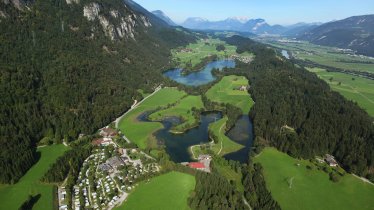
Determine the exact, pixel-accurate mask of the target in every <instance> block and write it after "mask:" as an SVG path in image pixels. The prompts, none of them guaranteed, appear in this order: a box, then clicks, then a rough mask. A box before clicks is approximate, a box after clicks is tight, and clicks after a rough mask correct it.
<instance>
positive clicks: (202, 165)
mask: <svg viewBox="0 0 374 210" xmlns="http://www.w3.org/2000/svg"><path fill="white" fill-rule="evenodd" d="M197 160H198V162H183V163H181V164H182V165H185V166H188V167H190V168H193V169H197V170H200V171H205V172H208V173H210V162H211V161H212V157H211V156H210V155H199V157H198V158H197Z"/></svg>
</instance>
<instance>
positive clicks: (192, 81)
mask: <svg viewBox="0 0 374 210" xmlns="http://www.w3.org/2000/svg"><path fill="white" fill-rule="evenodd" d="M234 67H235V61H234V60H219V61H213V62H210V63H208V64H207V65H206V66H205V67H204V69H202V70H200V71H197V72H192V73H190V74H188V75H183V74H182V71H183V69H181V68H175V69H171V70H168V71H166V72H165V73H164V74H163V75H164V76H166V77H168V78H170V79H172V80H174V81H176V82H178V83H180V84H184V85H187V86H199V85H204V84H208V83H210V82H212V81H214V80H216V77H215V76H213V74H212V70H213V69H219V70H222V69H223V68H234Z"/></svg>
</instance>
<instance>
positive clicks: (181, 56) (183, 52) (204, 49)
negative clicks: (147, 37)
mask: <svg viewBox="0 0 374 210" xmlns="http://www.w3.org/2000/svg"><path fill="white" fill-rule="evenodd" d="M217 45H223V46H225V50H224V51H217V49H216V47H217ZM236 49H237V48H236V46H233V45H228V44H227V43H225V42H223V41H221V40H219V39H212V38H210V39H200V40H198V41H197V43H191V44H189V45H188V46H186V47H184V48H183V49H174V50H172V55H173V60H174V61H176V62H177V63H179V64H181V66H180V67H182V68H184V67H186V64H187V63H190V62H191V64H192V66H196V64H198V63H200V62H201V61H202V60H203V59H204V58H206V57H208V56H211V55H217V56H218V59H225V58H229V57H230V56H231V55H239V54H237V53H236ZM240 56H247V57H251V56H253V55H252V54H250V53H242V54H240Z"/></svg>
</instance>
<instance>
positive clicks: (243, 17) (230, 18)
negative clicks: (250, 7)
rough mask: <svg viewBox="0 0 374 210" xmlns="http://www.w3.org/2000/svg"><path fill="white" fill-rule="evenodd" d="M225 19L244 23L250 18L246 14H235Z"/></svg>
mask: <svg viewBox="0 0 374 210" xmlns="http://www.w3.org/2000/svg"><path fill="white" fill-rule="evenodd" d="M227 20H234V21H238V22H241V23H246V22H247V21H248V20H250V18H249V17H247V16H235V17H229V18H227Z"/></svg>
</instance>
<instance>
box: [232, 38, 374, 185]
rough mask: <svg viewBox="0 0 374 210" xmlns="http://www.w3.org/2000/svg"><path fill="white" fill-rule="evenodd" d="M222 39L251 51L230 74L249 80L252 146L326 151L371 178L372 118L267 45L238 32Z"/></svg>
mask: <svg viewBox="0 0 374 210" xmlns="http://www.w3.org/2000/svg"><path fill="white" fill-rule="evenodd" d="M226 41H227V42H228V43H229V44H234V45H237V46H238V51H246V50H249V51H251V52H254V53H255V55H256V58H255V60H254V61H253V62H252V63H251V64H250V65H246V64H243V63H239V64H238V65H237V69H236V70H235V73H237V74H241V75H245V76H247V77H248V78H249V80H250V84H251V88H250V92H251V96H252V98H253V99H254V101H255V105H254V106H253V107H252V109H251V112H250V116H251V117H252V119H253V122H254V131H255V135H256V140H255V146H256V148H257V149H260V148H261V147H262V146H264V145H270V146H275V147H277V148H278V149H280V150H282V151H284V152H287V153H288V154H290V155H292V156H294V157H302V158H314V156H315V155H324V154H326V153H330V154H333V155H334V156H336V158H337V160H338V161H339V162H340V163H341V164H342V166H343V167H344V168H345V169H347V170H348V171H350V172H353V173H356V174H359V175H363V176H367V177H369V178H371V179H372V180H373V179H374V177H373V174H374V171H373V168H374V126H373V118H371V117H370V116H369V115H368V114H367V113H366V112H365V111H364V110H362V109H361V108H359V107H358V106H357V105H356V104H355V103H353V102H351V101H347V100H346V99H345V98H344V97H343V96H341V95H340V94H339V93H337V92H333V91H331V89H330V87H329V86H328V84H326V83H325V82H324V81H322V80H320V79H319V78H318V77H317V76H316V75H314V74H313V73H310V72H308V71H306V70H305V69H302V68H299V67H296V66H294V65H293V64H292V63H291V62H289V61H287V60H282V59H280V58H279V57H276V55H275V52H274V51H273V50H272V49H270V48H267V47H266V46H264V45H261V44H258V43H255V42H253V41H251V40H250V39H247V38H242V37H239V36H234V37H231V38H228V39H226ZM231 73H232V72H231Z"/></svg>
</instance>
